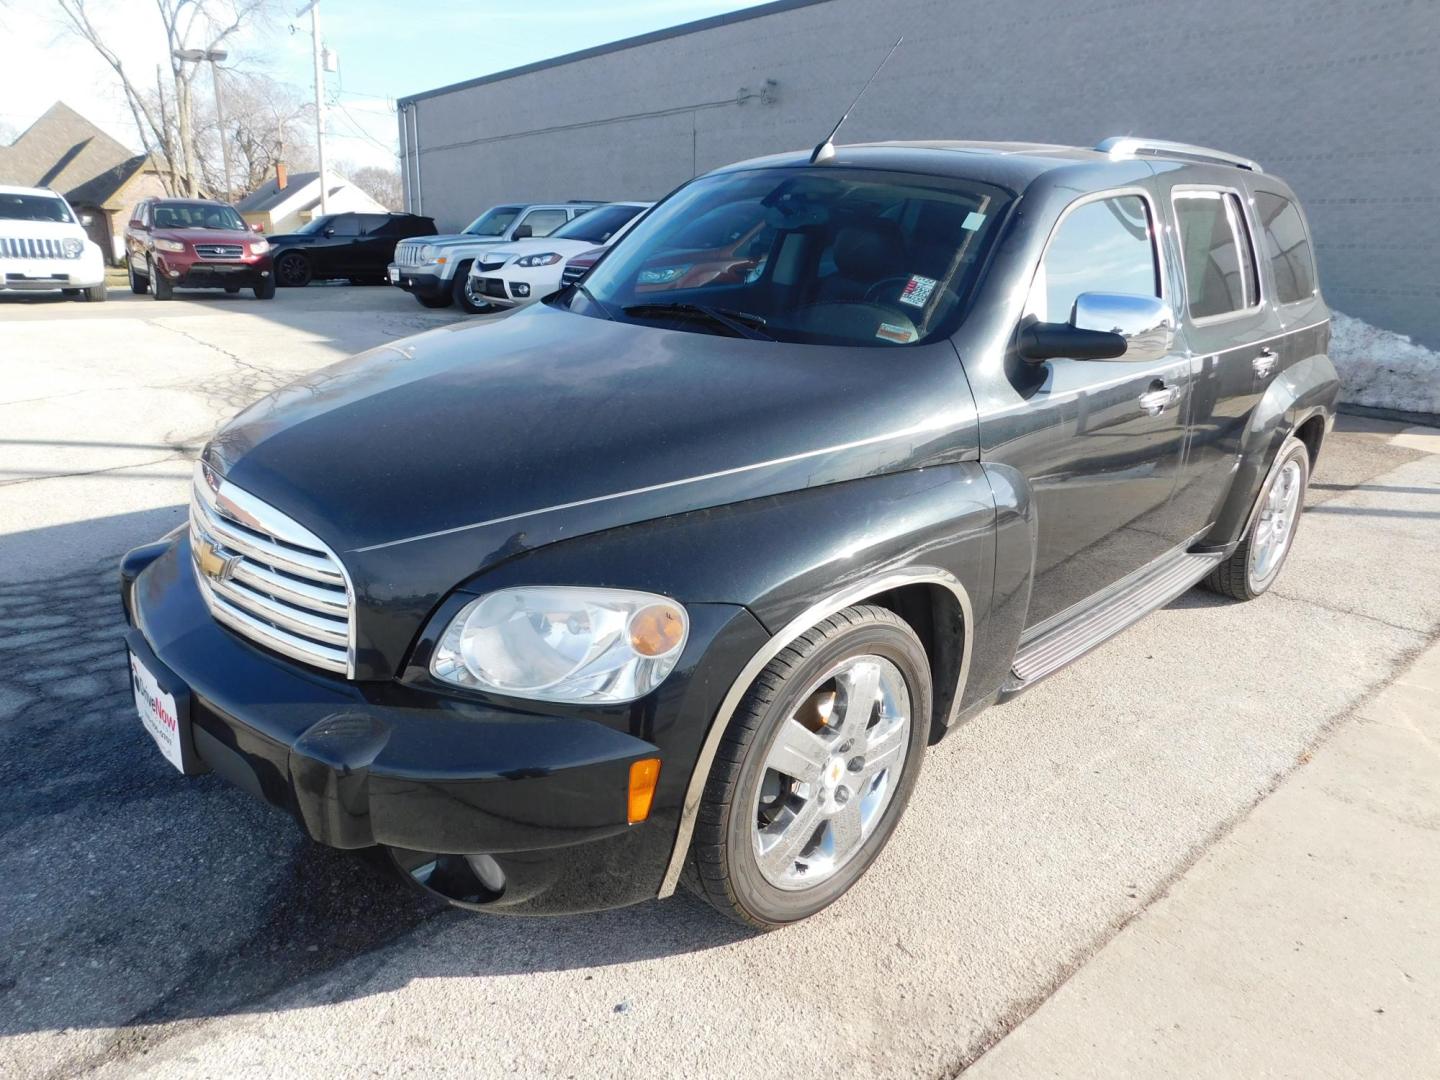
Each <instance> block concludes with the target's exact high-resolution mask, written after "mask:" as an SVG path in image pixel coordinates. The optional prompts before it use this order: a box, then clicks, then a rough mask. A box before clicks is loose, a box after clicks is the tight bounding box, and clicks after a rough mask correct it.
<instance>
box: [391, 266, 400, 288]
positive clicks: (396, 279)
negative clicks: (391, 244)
mask: <svg viewBox="0 0 1440 1080" xmlns="http://www.w3.org/2000/svg"><path fill="white" fill-rule="evenodd" d="M390 284H391V285H398V284H400V271H399V270H397V269H395V267H393V266H392V267H390Z"/></svg>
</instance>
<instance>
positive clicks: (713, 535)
mask: <svg viewBox="0 0 1440 1080" xmlns="http://www.w3.org/2000/svg"><path fill="white" fill-rule="evenodd" d="M697 223H699V225H698V226H697ZM1329 322H1330V320H1329V312H1328V311H1327V310H1326V307H1325V302H1324V300H1322V299H1321V296H1320V291H1319V289H1318V287H1317V284H1316V277H1315V267H1314V264H1313V261H1312V258H1311V251H1310V240H1309V235H1308V232H1307V230H1306V226H1305V220H1304V217H1303V215H1302V214H1301V212H1300V208H1299V205H1298V204H1297V202H1296V199H1295V196H1294V194H1293V193H1292V192H1291V191H1290V189H1289V188H1288V187H1286V186H1285V184H1284V183H1283V182H1281V181H1280V180H1278V179H1276V178H1275V177H1274V176H1271V175H1270V174H1268V173H1265V172H1262V171H1261V170H1260V168H1259V167H1258V166H1256V165H1255V164H1254V163H1253V162H1249V161H1245V160H1242V159H1239V158H1235V157H1233V156H1231V155H1227V154H1223V153H1219V152H1216V151H1211V150H1206V149H1203V148H1199V147H1193V146H1180V145H1175V144H1164V143H1151V142H1143V141H1138V140H1113V141H1109V142H1106V143H1102V144H1101V145H1100V146H1099V147H1096V148H1095V149H1077V148H1073V147H1063V146H1040V145H1030V144H977V143H909V144H885V145H870V146H843V147H838V148H835V147H831V146H830V145H829V144H828V143H827V144H825V145H824V146H822V147H821V148H820V149H817V150H816V151H815V152H814V153H799V154H786V155H780V156H777V157H772V158H766V159H762V160H759V161H752V162H746V163H743V164H739V165H734V166H731V167H729V168H726V169H721V170H719V171H716V172H713V173H710V174H708V175H706V176H702V177H699V178H698V179H696V180H693V181H691V182H690V183H688V184H686V185H685V186H684V187H682V188H680V189H679V190H678V191H676V192H675V193H674V194H673V195H671V196H670V197H669V198H667V199H666V200H665V201H664V202H662V203H660V204H659V205H657V206H655V207H654V208H653V209H652V210H651V211H650V212H649V213H648V214H647V215H646V216H645V217H644V218H643V219H642V220H641V221H640V222H639V223H638V224H637V225H636V227H635V228H634V229H633V230H632V231H631V232H630V233H628V234H627V235H626V236H625V237H623V238H622V239H621V240H620V241H619V242H618V243H617V244H615V245H614V246H613V247H612V248H610V249H609V250H608V251H607V253H606V254H605V256H604V257H603V258H602V259H601V260H600V261H599V262H598V263H597V264H596V265H595V266H594V267H593V268H592V269H591V270H590V271H589V272H588V273H587V274H586V275H585V276H584V277H583V278H581V279H580V280H579V281H578V282H576V283H574V284H572V285H571V286H569V287H567V288H564V289H562V290H561V291H560V292H558V293H556V294H555V295H554V296H552V297H550V298H549V299H547V300H546V301H544V302H542V303H537V304H534V305H532V306H531V307H529V308H527V309H524V310H523V311H520V312H517V313H515V314H512V315H508V316H505V317H504V318H500V319H495V320H490V321H487V322H486V323H483V324H467V325H464V326H455V327H450V328H447V329H446V331H445V332H444V333H433V332H432V333H429V334H425V335H422V336H419V337H416V338H412V339H410V340H408V341H404V342H396V343H393V344H392V345H390V346H387V347H386V348H383V349H377V350H372V351H370V352H368V353H364V354H362V355H360V356H358V357H355V358H354V359H352V360H350V361H347V362H346V363H343V364H340V365H337V366H335V367H333V368H330V369H327V370H326V371H325V372H323V373H319V374H318V375H314V376H310V377H307V378H306V379H305V380H304V381H303V383H301V384H298V385H296V386H295V387H294V388H292V389H289V390H282V391H280V392H278V393H276V394H274V395H272V396H271V397H269V398H267V399H265V400H264V401H262V402H260V403H259V404H257V405H255V406H253V407H252V408H251V409H249V410H248V411H246V412H245V413H242V414H241V415H240V416H238V417H237V418H236V419H235V420H233V421H232V422H231V423H230V424H228V425H227V426H226V427H225V428H224V429H223V430H221V431H220V432H219V434H217V435H216V436H215V438H214V439H213V440H212V441H211V442H210V443H209V444H208V446H207V447H206V448H205V451H204V454H203V459H202V461H201V462H200V463H199V464H198V466H197V469H196V475H195V485H194V495H193V499H192V504H191V518H190V525H189V528H188V529H186V530H184V531H181V532H179V533H177V534H175V535H172V536H170V537H168V538H166V539H165V540H163V541H161V542H159V543H158V544H154V545H150V546H148V547H145V548H140V549H137V550H136V551H134V552H132V553H130V555H128V556H127V557H126V559H125V562H124V564H123V567H122V575H121V576H122V580H123V583H124V584H123V588H124V593H123V595H124V600H125V604H126V609H127V611H128V613H129V617H130V620H131V626H132V628H131V630H130V632H129V635H128V639H127V642H128V645H129V648H130V650H131V655H132V669H133V671H134V673H135V686H136V701H137V706H138V708H139V710H140V713H141V717H142V719H143V721H144V722H145V725H146V727H147V729H148V730H149V731H150V733H151V735H152V736H154V738H155V740H156V741H157V743H158V744H159V746H160V748H161V750H162V751H163V752H164V753H165V755H166V756H167V757H168V758H169V760H170V761H171V762H172V763H173V764H174V765H175V766H176V767H177V768H178V769H179V770H180V771H182V772H184V773H197V772H204V771H208V770H213V771H215V772H218V773H220V774H222V775H223V776H225V777H227V778H229V779H230V780H232V781H234V782H235V783H237V784H239V785H240V786H242V787H243V788H245V789H246V790H248V791H251V792H254V793H256V794H258V795H259V796H261V797H263V798H265V799H266V800H268V801H270V802H272V803H275V804H276V805H279V806H282V807H285V808H286V809H288V810H289V811H290V812H291V813H292V814H293V815H294V816H295V817H296V818H297V819H298V820H299V821H300V822H301V823H302V825H303V827H304V828H305V830H306V831H307V832H308V833H309V835H311V836H312V837H314V838H315V839H316V840H317V841H320V842H322V843H325V844H329V845H332V846H335V847H340V848H365V847H370V846H379V847H380V848H382V849H383V850H384V851H385V852H387V853H388V855H389V857H390V858H391V859H392V861H393V862H394V864H395V865H396V866H397V867H398V868H399V869H400V870H402V871H403V872H405V873H407V874H408V875H409V876H410V877H411V878H412V880H414V881H415V882H417V883H419V884H421V885H423V886H424V887H425V888H428V889H430V890H432V891H433V892H435V893H438V894H440V895H441V896H444V897H445V898H446V899H448V900H450V901H451V902H453V903H456V904H459V905H461V906H465V907H470V908H473V909H477V910H486V911H500V912H516V913H536V912H550V913H554V912H566V911H584V910H591V909H595V908H601V907H611V906H616V905H620V904H628V903H634V902H637V901H641V900H644V899H647V898H651V897H655V896H662V897H663V896H668V895H670V894H671V893H672V892H673V891H674V890H675V889H676V887H677V886H678V885H679V884H680V883H681V882H684V883H686V884H687V885H688V886H689V887H690V888H692V889H693V890H695V891H696V892H697V893H699V894H700V895H701V896H703V897H705V898H706V899H707V900H709V901H710V902H711V903H712V904H714V905H715V906H716V907H717V908H719V909H720V910H721V911H723V912H725V913H726V914H728V915H731V916H733V917H735V918H737V919H740V920H743V921H744V922H746V923H748V924H750V925H754V926H759V927H773V926H779V925H783V924H785V923H790V922H794V921H795V920H797V919H801V918H804V917H806V916H807V915H810V914H812V913H814V912H816V911H818V910H820V909H821V908H823V907H824V906H825V905H827V904H829V903H830V902H832V901H833V900H835V899H836V898H837V897H838V896H840V895H841V894H842V893H844V892H845V890H847V889H848V888H850V887H851V886H852V885H853V884H854V883H855V882H856V881H857V880H858V879H859V878H860V877H861V875H862V874H863V873H864V872H865V871H866V869H867V867H869V866H870V865H871V863H872V861H873V860H874V858H875V856H876V854H877V853H878V852H879V851H880V849H881V848H882V846H883V845H884V844H885V842H886V840H887V839H888V838H889V836H890V835H891V833H892V831H893V830H894V828H895V827H896V824H897V822H898V821H899V820H900V817H901V815H902V813H903V811H904V808H905V805H906V802H907V800H908V798H909V796H910V792H911V791H912V789H913V788H914V785H915V781H916V777H917V775H918V773H919V770H920V766H921V762H922V761H923V759H924V756H925V749H926V746H927V744H928V743H929V742H931V741H932V740H934V739H936V738H939V737H940V736H942V735H943V734H944V733H945V732H946V731H947V730H948V729H951V728H953V727H955V726H956V725H958V724H960V723H962V722H964V721H965V720H967V719H968V718H969V717H972V716H974V715H975V714H976V713H977V712H978V711H979V710H981V709H984V708H985V707H986V706H988V705H991V704H993V703H995V702H998V701H1002V700H1005V699H1007V698H1010V697H1013V696H1015V695H1016V694H1019V693H1021V692H1022V691H1024V690H1025V689H1027V688H1028V687H1030V686H1033V685H1035V683H1036V682H1038V681H1039V680H1041V679H1043V678H1045V677H1046V676H1047V675H1049V674H1051V673H1052V672H1054V671H1057V670H1058V669H1060V668H1061V667H1062V666H1064V665H1065V664H1067V663H1069V662H1071V661H1073V660H1075V659H1076V658H1078V657H1080V656H1081V655H1083V654H1084V653H1085V652H1087V651H1088V650H1090V649H1092V648H1095V647H1096V646H1097V645H1099V644H1101V643H1102V642H1104V641H1105V640H1106V639H1107V638H1109V637H1110V636H1112V635H1114V634H1115V633H1117V632H1119V631H1120V630H1122V629H1124V628H1125V627H1126V626H1128V625H1130V624H1132V623H1134V622H1135V621H1136V620H1137V619H1139V618H1141V617H1142V616H1143V615H1145V614H1146V613H1147V612H1150V611H1152V610H1154V609H1155V608H1157V607H1159V606H1160V605H1162V604H1165V603H1167V602H1168V601H1169V600H1171V599H1172V598H1174V597H1175V596H1177V595H1179V594H1180V593H1182V592H1184V591H1185V590H1186V589H1189V588H1190V587H1191V586H1193V585H1195V584H1197V583H1199V582H1204V583H1205V584H1206V585H1208V586H1209V587H1210V588H1212V589H1215V590H1217V591H1219V592H1221V593H1223V594H1225V595H1227V596H1231V597H1234V598H1236V599H1241V600H1244V599H1249V598H1252V597H1255V596H1257V595H1259V594H1260V593H1263V592H1264V591H1265V590H1266V589H1268V588H1269V587H1270V586H1271V584H1272V583H1273V582H1274V581H1275V580H1276V575H1277V574H1279V572H1280V569H1281V566H1282V564H1283V563H1284V560H1285V557H1286V553H1287V552H1288V550H1289V548H1290V544H1291V540H1292V538H1293V536H1294V534H1295V529H1296V524H1297V522H1298V519H1299V515H1300V510H1301V506H1302V504H1303V498H1304V494H1305V486H1306V483H1307V481H1308V479H1309V475H1310V469H1311V467H1312V465H1313V464H1314V461H1315V458H1316V455H1317V454H1318V453H1319V450H1320V447H1321V443H1322V441H1323V440H1324V438H1325V436H1326V433H1327V431H1328V430H1329V428H1330V426H1331V423H1332V419H1333V409H1334V404H1335V398H1336V393H1337V390H1338V383H1337V380H1336V375H1335V369H1334V368H1333V367H1332V366H1331V364H1330V361H1329V359H1328V358H1327V355H1326V350H1327V348H1328V343H1329V334H1330V325H1329ZM1252 645H1253V646H1254V647H1255V648H1257V649H1260V648H1262V645H1261V644H1260V643H1258V642H1255V643H1252ZM1198 647H1201V648H1204V647H1208V646H1207V645H1206V643H1203V642H1201V643H1198ZM1015 736H1016V738H1017V739H1023V738H1024V734H1023V725H1022V726H1021V727H1017V728H1016V729H1015ZM888 870H889V872H891V873H907V872H909V871H908V870H907V869H906V868H905V867H903V866H900V865H898V864H896V863H894V862H892V863H891V864H890V866H889V868H888Z"/></svg>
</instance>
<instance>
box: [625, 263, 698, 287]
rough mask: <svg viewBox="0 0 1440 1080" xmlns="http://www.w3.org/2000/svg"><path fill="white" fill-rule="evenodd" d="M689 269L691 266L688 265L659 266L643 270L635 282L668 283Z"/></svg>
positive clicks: (644, 283) (646, 283)
mask: <svg viewBox="0 0 1440 1080" xmlns="http://www.w3.org/2000/svg"><path fill="white" fill-rule="evenodd" d="M689 269H690V267H689V266H688V265H686V266H659V267H656V268H655V269H653V270H641V271H640V274H639V276H637V277H636V278H635V284H637V285H668V284H669V283H670V282H672V281H674V280H675V279H676V278H678V277H679V276H680V275H681V274H683V273H685V271H686V270H689Z"/></svg>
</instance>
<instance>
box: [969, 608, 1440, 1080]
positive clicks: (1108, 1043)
mask: <svg viewBox="0 0 1440 1080" xmlns="http://www.w3.org/2000/svg"><path fill="white" fill-rule="evenodd" d="M1435 587H1436V588H1440V582H1437V583H1436V586H1435ZM965 1076H966V1078H967V1080H970V1078H971V1077H974V1078H977V1080H999V1078H1008V1077H1025V1078H1027V1080H1028V1078H1033V1077H1051V1076H1054V1077H1066V1078H1076V1077H1106V1078H1112V1077H1146V1078H1150V1077H1161V1076H1183V1077H1201V1076H1205V1077H1255V1076H1266V1077H1306V1078H1313V1077H1363V1078H1371V1077H1421V1076H1431V1077H1433V1076H1440V644H1435V645H1431V646H1430V647H1429V648H1428V649H1427V650H1426V651H1425V652H1424V653H1422V654H1421V655H1420V657H1419V658H1418V659H1417V660H1416V661H1415V663H1414V664H1413V665H1412V666H1411V667H1410V668H1409V670H1408V671H1406V672H1405V673H1404V674H1403V675H1401V676H1400V677H1399V678H1398V679H1397V680H1396V681H1395V682H1394V683H1392V684H1391V685H1390V686H1389V687H1387V688H1386V689H1385V690H1384V691H1383V692H1381V693H1380V694H1378V695H1376V697H1375V698H1374V699H1372V700H1371V701H1369V702H1367V703H1365V704H1364V705H1363V706H1362V707H1361V708H1360V709H1359V710H1357V712H1356V714H1355V715H1354V716H1352V717H1350V718H1349V719H1347V720H1346V721H1345V722H1344V724H1343V725H1342V726H1341V727H1340V728H1339V729H1338V730H1337V731H1336V732H1335V734H1334V735H1333V736H1332V737H1331V738H1330V739H1329V740H1327V741H1326V742H1325V743H1323V744H1322V746H1321V747H1320V748H1319V749H1318V750H1317V751H1316V752H1315V754H1314V757H1313V759H1312V760H1310V761H1309V762H1308V763H1307V764H1306V765H1305V766H1304V767H1303V768H1301V769H1299V770H1297V771H1296V772H1295V773H1293V774H1292V775H1291V776H1290V777H1289V778H1288V779H1287V780H1286V781H1285V782H1284V783H1283V784H1281V786H1280V787H1279V788H1278V789H1277V790H1276V791H1275V792H1274V794H1272V795H1270V796H1269V797H1268V798H1266V799H1265V800H1263V801H1262V802H1261V803H1260V804H1259V805H1258V806H1257V807H1256V808H1255V810H1254V811H1253V812H1252V813H1251V814H1250V815H1249V816H1248V817H1246V818H1245V819H1244V820H1243V821H1242V822H1241V823H1240V824H1239V825H1238V826H1237V827H1236V828H1235V830H1234V831H1233V832H1232V833H1230V835H1229V836H1227V837H1226V838H1224V839H1223V840H1221V841H1220V842H1219V843H1217V844H1216V845H1215V846H1214V847H1213V848H1211V849H1210V850H1209V851H1208V852H1207V853H1206V854H1205V856H1204V857H1203V858H1201V859H1200V861H1199V862H1198V863H1197V864H1196V865H1195V866H1194V867H1193V868H1192V869H1191V870H1190V871H1189V872H1188V873H1187V874H1185V876H1184V877H1182V878H1181V879H1180V880H1179V881H1178V882H1177V883H1176V884H1175V885H1174V886H1173V887H1172V888H1171V890H1170V891H1169V893H1167V895H1165V896H1164V897H1163V898H1162V899H1160V900H1158V901H1157V902H1156V903H1155V904H1153V905H1152V906H1151V907H1150V908H1149V909H1147V910H1146V911H1145V912H1144V913H1143V914H1142V915H1140V916H1139V918H1137V919H1136V920H1135V921H1134V922H1133V923H1131V924H1130V925H1129V926H1128V927H1126V928H1125V929H1124V930H1122V931H1121V932H1120V933H1119V934H1118V935H1117V936H1116V937H1115V938H1114V939H1113V940H1112V941H1111V942H1110V943H1109V944H1108V945H1107V946H1106V947H1105V948H1103V949H1102V950H1101V951H1100V952H1099V953H1098V954H1097V955H1096V956H1095V957H1094V959H1092V960H1091V961H1090V962H1089V963H1087V964H1086V965H1085V966H1084V967H1083V968H1082V969H1081V970H1080V971H1079V972H1078V973H1077V974H1076V975H1075V976H1074V977H1072V978H1071V979H1070V980H1069V981H1068V982H1066V983H1065V984H1064V985H1063V986H1062V987H1061V988H1060V989H1059V990H1058V991H1057V992H1056V993H1055V994H1054V995H1053V996H1052V997H1051V998H1050V999H1049V1000H1048V1001H1047V1002H1046V1003H1045V1004H1044V1005H1043V1006H1041V1007H1040V1008H1039V1009H1038V1010H1036V1011H1035V1012H1034V1013H1033V1014H1032V1015H1031V1016H1030V1017H1029V1018H1028V1019H1026V1020H1025V1021H1024V1022H1023V1023H1021V1024H1020V1025H1019V1026H1018V1027H1017V1028H1016V1029H1015V1030H1014V1031H1013V1032H1011V1033H1010V1034H1009V1035H1008V1036H1006V1037H1005V1038H1004V1039H1002V1040H1001V1041H1000V1042H999V1043H998V1044H996V1045H995V1046H994V1047H993V1048H992V1049H991V1050H990V1051H989V1052H988V1053H987V1054H986V1055H985V1056H984V1057H982V1058H981V1059H980V1060H979V1061H978V1062H976V1063H975V1065H973V1066H972V1067H971V1068H970V1069H969V1070H967V1071H966V1073H965Z"/></svg>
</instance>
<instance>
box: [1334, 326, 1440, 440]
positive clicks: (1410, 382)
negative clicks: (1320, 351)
mask: <svg viewBox="0 0 1440 1080" xmlns="http://www.w3.org/2000/svg"><path fill="white" fill-rule="evenodd" d="M1330 314H1331V319H1332V321H1331V323H1330V334H1331V337H1330V359H1331V361H1332V362H1333V363H1334V364H1335V370H1336V371H1338V372H1339V373H1340V383H1341V386H1340V400H1341V401H1348V402H1353V403H1354V404H1356V405H1369V406H1372V407H1374V408H1379V409H1400V410H1402V411H1404V412H1418V413H1436V414H1440V352H1435V351H1433V350H1431V349H1427V348H1425V346H1423V345H1417V344H1416V343H1415V342H1413V341H1411V340H1410V339H1409V338H1408V337H1406V336H1405V335H1404V334H1397V333H1395V332H1393V331H1391V330H1382V329H1380V328H1379V327H1378V326H1371V325H1370V324H1369V323H1367V322H1365V321H1364V320H1362V319H1353V318H1351V317H1350V316H1349V315H1345V314H1342V313H1341V312H1338V311H1335V310H1334V309H1333V308H1332V309H1331V312H1330Z"/></svg>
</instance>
